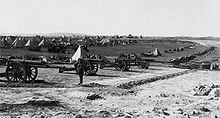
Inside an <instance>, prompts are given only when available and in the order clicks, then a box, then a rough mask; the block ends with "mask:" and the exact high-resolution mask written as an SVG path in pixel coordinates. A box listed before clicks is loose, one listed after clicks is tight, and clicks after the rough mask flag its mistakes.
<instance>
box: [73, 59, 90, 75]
mask: <svg viewBox="0 0 220 118" xmlns="http://www.w3.org/2000/svg"><path fill="white" fill-rule="evenodd" d="M84 64H85V65H84V74H85V75H89V74H91V71H92V64H91V63H90V62H89V61H87V60H84ZM75 65H76V73H79V68H78V63H76V64H75Z"/></svg>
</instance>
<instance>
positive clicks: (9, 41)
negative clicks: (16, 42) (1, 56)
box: [5, 37, 13, 45]
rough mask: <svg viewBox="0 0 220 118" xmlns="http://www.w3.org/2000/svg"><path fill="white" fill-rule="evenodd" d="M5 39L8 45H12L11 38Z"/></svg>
mask: <svg viewBox="0 0 220 118" xmlns="http://www.w3.org/2000/svg"><path fill="white" fill-rule="evenodd" d="M5 39H6V41H7V42H8V43H9V44H10V45H12V43H13V39H12V38H11V37H6V38H5Z"/></svg>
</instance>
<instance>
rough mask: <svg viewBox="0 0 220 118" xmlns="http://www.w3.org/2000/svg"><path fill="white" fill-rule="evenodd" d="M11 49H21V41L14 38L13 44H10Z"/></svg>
mask: <svg viewBox="0 0 220 118" xmlns="http://www.w3.org/2000/svg"><path fill="white" fill-rule="evenodd" d="M12 47H13V48H22V47H23V42H22V40H19V39H18V38H16V39H15V40H14V42H13V43H12Z"/></svg>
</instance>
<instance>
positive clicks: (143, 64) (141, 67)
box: [138, 61, 150, 69]
mask: <svg viewBox="0 0 220 118" xmlns="http://www.w3.org/2000/svg"><path fill="white" fill-rule="evenodd" d="M149 66H150V62H148V61H146V62H145V63H144V62H139V63H138V67H139V68H140V69H148V68H149Z"/></svg>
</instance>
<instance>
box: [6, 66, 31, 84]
mask: <svg viewBox="0 0 220 118" xmlns="http://www.w3.org/2000/svg"><path fill="white" fill-rule="evenodd" d="M5 73H6V78H7V80H8V81H9V82H21V81H25V80H26V79H27V73H26V69H25V66H24V65H22V64H19V63H11V64H9V65H8V66H7V67H6V72H5Z"/></svg>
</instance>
